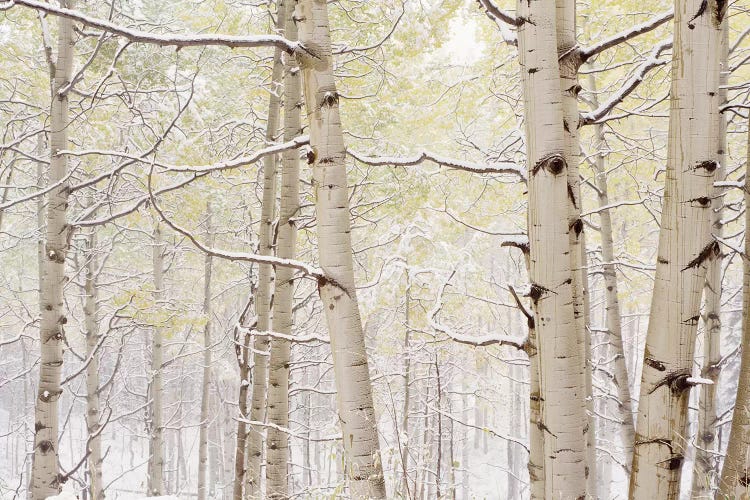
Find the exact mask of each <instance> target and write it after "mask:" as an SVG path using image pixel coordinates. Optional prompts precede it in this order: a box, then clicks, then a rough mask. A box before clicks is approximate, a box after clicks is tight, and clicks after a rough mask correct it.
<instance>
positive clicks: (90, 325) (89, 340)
mask: <svg viewBox="0 0 750 500" xmlns="http://www.w3.org/2000/svg"><path fill="white" fill-rule="evenodd" d="M84 258H85V260H86V282H85V293H86V298H85V303H84V309H83V310H84V315H85V328H86V359H87V360H89V364H88V366H87V367H86V427H87V430H88V436H89V437H88V450H89V457H88V467H89V492H90V494H91V499H92V500H102V499H103V498H104V489H103V488H104V485H103V484H102V443H101V436H100V435H99V434H100V432H101V431H100V427H101V423H100V418H101V408H100V405H99V352H98V351H97V349H96V347H97V345H98V343H99V339H100V335H99V318H98V316H97V308H98V301H99V297H98V295H99V294H98V290H97V283H96V275H97V272H98V269H97V258H96V230H95V229H92V230H91V232H90V233H89V236H88V240H87V242H86V249H85V252H84Z"/></svg>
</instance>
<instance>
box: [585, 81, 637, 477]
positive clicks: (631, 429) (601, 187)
mask: <svg viewBox="0 0 750 500" xmlns="http://www.w3.org/2000/svg"><path fill="white" fill-rule="evenodd" d="M589 87H590V90H591V92H592V104H593V106H594V108H597V107H599V102H598V99H597V97H596V81H595V79H594V76H593V74H590V75H589ZM594 127H595V131H594V134H595V135H594V150H595V155H596V156H595V158H594V161H593V167H594V172H595V174H596V183H595V184H596V191H597V197H598V198H599V206H600V207H607V206H609V203H610V201H609V187H608V185H607V165H606V156H607V142H606V137H605V134H604V125H602V124H600V123H597V124H596V125H594ZM611 212H612V211H611V210H610V209H605V210H601V211H600V212H599V224H600V226H601V229H600V234H601V242H602V262H603V264H602V275H603V276H604V297H605V311H606V327H607V339H608V343H609V349H610V350H611V351H612V359H613V360H614V361H613V363H614V367H613V370H612V376H613V378H612V383H613V385H614V386H615V389H616V390H617V404H618V407H619V409H620V418H621V420H622V424H621V425H620V431H621V433H622V442H623V446H624V450H623V451H624V463H626V464H628V466H629V464H630V462H631V461H632V460H633V442H634V440H635V425H634V417H635V415H634V414H633V400H632V396H631V394H630V377H629V375H628V367H627V363H626V362H625V348H624V345H623V344H624V343H623V338H622V313H621V311H620V299H619V298H618V283H617V266H616V265H615V263H614V262H615V252H614V237H613V232H612V231H613V229H612V213H611Z"/></svg>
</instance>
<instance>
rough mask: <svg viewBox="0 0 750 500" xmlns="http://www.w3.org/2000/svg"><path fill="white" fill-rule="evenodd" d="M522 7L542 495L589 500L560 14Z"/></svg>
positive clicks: (543, 2)
mask: <svg viewBox="0 0 750 500" xmlns="http://www.w3.org/2000/svg"><path fill="white" fill-rule="evenodd" d="M517 6H518V9H517V12H518V16H519V18H520V19H523V22H522V23H521V26H520V27H519V29H518V42H519V53H520V61H521V77H522V84H523V95H524V110H525V126H526V149H527V157H528V168H529V184H528V185H529V209H528V210H529V223H528V232H529V242H530V252H531V253H530V259H531V260H530V279H531V299H532V303H533V306H534V316H535V327H536V333H537V335H538V355H539V377H540V379H539V381H540V395H539V401H538V402H539V404H540V406H541V415H540V420H539V422H538V423H537V424H536V425H537V426H538V427H539V429H540V430H541V431H542V432H543V434H544V438H543V439H544V471H545V480H544V495H543V496H542V497H543V498H560V497H562V498H581V497H584V496H585V494H586V480H585V478H586V473H587V464H586V462H587V459H586V451H587V436H586V434H587V432H588V423H587V421H588V416H587V412H586V387H585V377H584V368H585V358H584V355H583V349H582V348H581V342H580V340H581V339H580V335H579V333H578V331H577V329H576V325H577V320H576V317H575V311H574V306H573V286H572V270H571V260H572V258H571V255H570V251H571V250H570V238H571V237H570V234H569V221H568V214H569V213H570V205H569V199H568V165H567V161H566V152H567V149H566V140H565V132H564V129H563V117H564V114H563V106H562V103H561V83H560V67H559V65H558V57H557V29H556V17H555V10H556V9H555V2H554V0H540V1H538V2H526V1H524V0H520V1H519V2H518V3H517ZM572 229H574V228H572ZM533 375H534V374H533V373H532V377H533ZM542 402H543V404H542ZM533 403H534V396H533V395H532V404H533ZM532 413H534V410H533V408H532ZM582 479H583V480H582ZM537 480H538V479H537ZM533 481H534V480H533V479H532V483H533ZM534 488H535V486H534V484H532V489H534ZM537 488H538V485H537ZM534 494H535V492H532V495H534ZM536 494H538V493H536Z"/></svg>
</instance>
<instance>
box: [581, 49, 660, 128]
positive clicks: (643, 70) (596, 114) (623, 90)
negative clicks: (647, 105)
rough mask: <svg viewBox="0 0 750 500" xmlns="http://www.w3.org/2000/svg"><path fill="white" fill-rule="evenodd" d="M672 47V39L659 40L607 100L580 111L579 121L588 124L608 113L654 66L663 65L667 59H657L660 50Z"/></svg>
mask: <svg viewBox="0 0 750 500" xmlns="http://www.w3.org/2000/svg"><path fill="white" fill-rule="evenodd" d="M671 47H672V40H667V41H663V42H661V43H660V44H659V45H657V46H656V47H654V49H653V50H652V51H651V54H650V55H649V57H648V58H647V59H646V60H645V61H644V62H643V63H642V64H641V65H640V67H639V68H638V70H637V71H636V73H635V74H634V75H633V76H631V77H630V78H629V79H628V80H627V81H626V82H625V83H624V84H623V86H622V87H620V89H619V90H618V91H617V92H615V93H614V94H613V95H612V96H611V97H610V98H609V99H608V100H607V102H605V103H603V104H601V105H600V106H599V107H598V108H597V109H595V110H593V111H589V112H588V113H581V122H582V124H583V125H590V124H592V123H596V122H597V121H599V120H601V119H602V118H604V117H605V116H607V114H609V113H610V112H611V111H612V110H613V109H615V107H616V106H617V105H618V104H620V103H621V102H622V101H624V100H625V98H626V97H628V96H629V95H630V94H631V93H632V92H633V91H634V90H635V89H636V88H637V87H638V86H639V85H640V84H641V83H642V82H643V79H644V78H645V77H646V75H647V74H648V73H649V71H651V70H652V69H654V68H658V67H660V66H664V65H665V64H667V63H668V62H669V61H666V60H663V59H659V56H660V55H661V53H662V52H664V51H665V50H667V49H670V48H671Z"/></svg>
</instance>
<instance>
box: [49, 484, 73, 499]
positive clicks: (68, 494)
mask: <svg viewBox="0 0 750 500" xmlns="http://www.w3.org/2000/svg"><path fill="white" fill-rule="evenodd" d="M47 500H78V497H77V496H76V494H75V493H74V492H73V490H72V487H70V486H67V485H66V486H63V490H62V492H61V493H60V494H59V495H55V496H53V497H47Z"/></svg>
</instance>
